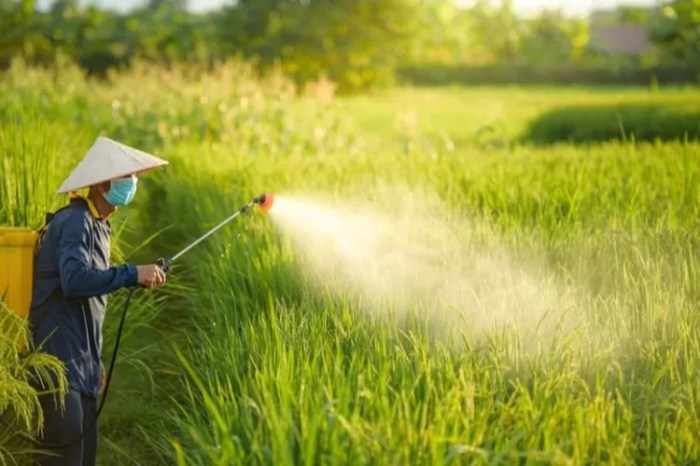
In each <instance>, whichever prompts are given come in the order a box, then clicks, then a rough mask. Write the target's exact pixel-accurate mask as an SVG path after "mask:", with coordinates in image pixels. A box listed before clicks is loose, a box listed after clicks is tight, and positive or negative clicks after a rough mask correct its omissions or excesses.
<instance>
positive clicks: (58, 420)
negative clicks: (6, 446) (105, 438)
mask: <svg viewBox="0 0 700 466" xmlns="http://www.w3.org/2000/svg"><path fill="white" fill-rule="evenodd" d="M40 400H41V407H42V410H43V412H44V435H43V438H42V439H41V440H42V442H43V443H44V444H45V445H44V446H42V447H41V449H42V450H48V451H50V452H51V455H50V456H49V455H40V456H37V457H36V460H35V463H34V464H35V465H36V466H94V465H95V461H96V459H97V437H98V429H97V423H96V422H95V414H97V400H96V399H95V398H91V397H87V396H84V395H82V394H81V393H80V392H79V391H77V390H70V391H69V392H68V394H67V395H66V398H65V407H64V409H63V410H62V409H61V406H60V404H59V403H58V399H57V398H55V397H54V395H44V396H41V397H40ZM81 436H82V437H81ZM68 442H72V443H70V445H66V446H63V447H60V448H56V447H54V446H52V445H61V444H65V443H68Z"/></svg>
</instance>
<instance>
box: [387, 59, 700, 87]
mask: <svg viewBox="0 0 700 466" xmlns="http://www.w3.org/2000/svg"><path fill="white" fill-rule="evenodd" d="M398 76H399V78H398V79H399V81H400V82H402V83H410V84H414V85H419V86H449V85H464V86H468V85H488V86H498V85H504V84H508V85H510V84H520V85H530V84H542V85H546V84H549V85H572V84H573V85H588V86H591V85H601V86H614V85H621V86H630V85H640V86H651V85H678V84H686V83H689V84H697V83H700V66H694V65H690V64H675V65H672V64H667V65H659V66H644V65H640V64H624V65H620V66H614V67H612V66H609V65H599V64H570V63H568V64H567V63H563V64H559V65H557V64H546V65H542V66H535V65H530V64H508V63H506V64H496V65H484V66H469V65H443V64H438V63H432V64H431V63H423V64H420V65H415V66H406V67H401V68H400V69H399V70H398Z"/></svg>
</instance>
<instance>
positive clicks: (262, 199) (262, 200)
mask: <svg viewBox="0 0 700 466" xmlns="http://www.w3.org/2000/svg"><path fill="white" fill-rule="evenodd" d="M273 202H274V196H273V195H272V194H269V193H265V194H261V195H260V196H258V197H256V198H255V199H253V200H252V201H250V202H249V203H248V204H245V205H243V206H242V207H241V208H240V209H238V210H237V211H236V212H235V213H234V214H233V215H231V216H230V217H228V218H227V219H225V220H224V221H222V222H221V223H219V224H218V225H216V226H215V227H214V228H212V229H211V230H209V231H208V232H206V233H204V234H203V235H202V236H200V237H199V238H197V239H196V240H194V241H192V243H190V244H189V245H188V246H186V247H185V248H184V249H183V250H182V251H180V252H178V253H177V254H175V255H174V256H173V257H172V258H170V259H166V258H164V257H161V258H160V259H158V261H157V264H158V266H159V267H160V268H161V269H163V272H165V273H168V271H169V270H170V266H171V265H172V263H173V262H175V261H176V260H178V259H179V258H180V257H182V256H183V255H185V254H186V253H187V252H189V251H190V250H191V249H192V248H194V247H195V246H197V245H198V244H199V243H201V242H202V241H204V240H205V239H207V238H209V237H210V236H211V235H213V234H214V233H216V231H217V230H219V228H221V227H223V226H224V225H226V224H227V223H229V222H230V221H232V220H233V219H235V218H236V217H238V216H239V215H241V214H243V213H245V212H247V211H248V210H249V209H251V208H253V207H254V206H255V205H258V206H259V207H260V210H261V211H263V212H267V211H268V210H270V208H272V204H273Z"/></svg>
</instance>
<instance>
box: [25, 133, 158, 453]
mask: <svg viewBox="0 0 700 466" xmlns="http://www.w3.org/2000/svg"><path fill="white" fill-rule="evenodd" d="M166 163H167V162H165V161H164V160H161V159H158V158H156V157H153V156H152V155H149V154H146V153H144V152H141V151H138V150H136V149H132V148H130V147H127V146H124V145H122V144H119V143H117V142H115V141H112V140H110V139H107V138H104V137H100V138H98V139H97V141H96V142H95V144H94V145H93V146H92V148H91V149H90V150H89V151H88V153H87V154H86V155H85V157H84V158H83V160H82V161H81V162H80V164H78V166H77V167H76V168H75V170H74V171H73V173H71V175H70V176H69V177H68V178H67V179H66V180H65V181H64V183H63V185H62V186H61V188H60V189H59V193H70V202H69V204H68V205H67V206H66V207H64V208H63V209H60V210H59V211H58V212H56V214H55V216H54V217H53V219H52V220H51V221H50V223H49V225H48V228H47V230H46V233H45V236H44V239H43V240H42V241H41V243H40V246H39V247H38V255H37V258H36V266H35V272H34V287H33V288H34V291H33V296H32V306H31V309H30V312H29V322H30V324H31V326H32V329H33V336H34V344H35V346H36V347H37V348H39V349H40V350H41V351H44V352H46V353H49V354H52V355H54V356H56V357H57V358H59V359H60V360H61V361H62V362H63V363H64V365H65V368H66V374H67V379H68V385H69V392H68V394H67V396H66V397H65V399H64V402H65V406H64V409H63V410H62V409H61V406H60V404H59V400H58V399H57V397H56V395H53V394H47V395H42V396H41V397H40V399H41V406H42V410H43V414H44V429H43V438H42V441H43V445H44V446H43V447H42V449H44V450H49V451H51V452H52V453H53V454H52V455H41V456H38V457H37V458H36V464H38V465H70V466H87V465H94V464H95V461H96V457H97V437H98V429H97V423H96V422H95V415H96V412H97V398H98V395H99V394H100V393H101V392H102V390H103V388H104V381H105V373H104V366H103V364H102V323H103V321H104V316H105V309H106V305H107V295H108V294H109V293H112V292H114V291H117V290H119V289H121V288H125V287H134V286H140V287H144V288H153V287H156V286H159V285H162V284H163V283H165V273H164V272H163V271H162V270H161V269H160V268H159V267H158V266H157V265H153V264H151V265H139V266H135V265H131V264H123V265H112V264H111V263H110V260H109V259H110V236H111V226H110V222H109V218H110V216H111V215H112V214H113V213H114V211H115V210H116V209H117V208H118V207H120V206H124V205H127V204H128V203H129V202H131V200H132V199H133V198H134V195H135V194H136V184H137V175H140V174H141V173H143V172H144V171H148V170H151V169H154V168H156V167H160V166H162V165H165V164H166ZM78 190H84V191H87V193H85V194H83V195H81V194H78ZM40 389H41V388H40ZM44 389H45V388H44ZM66 443H70V444H69V445H65V444H66Z"/></svg>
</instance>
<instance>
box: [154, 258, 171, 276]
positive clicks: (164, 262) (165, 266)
mask: <svg viewBox="0 0 700 466" xmlns="http://www.w3.org/2000/svg"><path fill="white" fill-rule="evenodd" d="M156 264H158V267H160V268H161V269H162V270H163V272H165V273H166V274H167V273H168V271H169V270H170V259H166V258H165V257H160V258H159V259H158V260H157V261H156Z"/></svg>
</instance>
